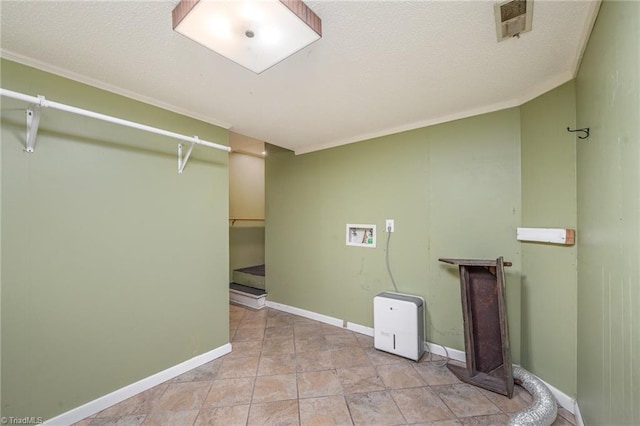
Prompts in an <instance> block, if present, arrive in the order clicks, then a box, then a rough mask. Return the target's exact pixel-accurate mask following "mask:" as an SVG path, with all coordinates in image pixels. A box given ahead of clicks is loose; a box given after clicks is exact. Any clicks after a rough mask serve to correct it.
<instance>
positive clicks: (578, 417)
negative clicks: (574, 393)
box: [573, 401, 584, 426]
mask: <svg viewBox="0 0 640 426" xmlns="http://www.w3.org/2000/svg"><path fill="white" fill-rule="evenodd" d="M573 415H574V417H575V418H576V425H577V426H584V420H582V413H581V412H580V407H579V406H578V401H576V403H575V410H574V412H573Z"/></svg>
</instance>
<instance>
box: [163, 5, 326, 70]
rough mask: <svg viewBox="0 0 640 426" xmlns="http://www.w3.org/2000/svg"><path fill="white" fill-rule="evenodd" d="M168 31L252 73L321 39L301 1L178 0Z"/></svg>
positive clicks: (313, 18)
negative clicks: (170, 29)
mask: <svg viewBox="0 0 640 426" xmlns="http://www.w3.org/2000/svg"><path fill="white" fill-rule="evenodd" d="M172 15H173V16H172V17H173V29H174V30H175V31H177V32H179V33H180V34H182V35H184V36H186V37H188V38H190V39H192V40H193V41H195V42H197V43H200V44H201V45H203V46H205V47H207V48H209V49H211V50H213V51H215V52H217V53H219V54H221V55H222V56H225V57H227V58H229V59H231V60H232V61H233V62H235V63H237V64H239V65H242V66H243V67H245V68H247V69H249V70H251V71H253V72H255V73H258V74H259V73H261V72H262V71H264V70H266V69H268V68H270V67H272V66H274V65H275V64H277V63H278V62H280V61H282V60H283V59H285V58H287V57H289V56H291V55H293V54H294V53H296V52H297V51H298V50H300V49H302V48H304V47H306V46H308V45H310V44H311V43H313V42H314V41H316V40H318V39H320V37H322V22H321V21H320V18H319V17H318V16H317V15H316V14H315V13H313V11H312V10H311V9H309V7H307V5H305V4H304V3H303V2H302V1H301V0H180V3H178V5H177V6H176V7H175V9H173V13H172Z"/></svg>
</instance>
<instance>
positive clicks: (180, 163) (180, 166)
mask: <svg viewBox="0 0 640 426" xmlns="http://www.w3.org/2000/svg"><path fill="white" fill-rule="evenodd" d="M193 138H194V139H195V140H196V141H197V140H198V137H197V136H194V137H193ZM195 145H196V142H193V143H192V144H191V146H190V147H189V150H188V151H187V155H185V156H184V158H183V157H182V144H181V143H179V144H178V174H179V175H181V174H182V172H184V168H185V167H186V165H187V161H189V157H191V151H193V147H194V146H195Z"/></svg>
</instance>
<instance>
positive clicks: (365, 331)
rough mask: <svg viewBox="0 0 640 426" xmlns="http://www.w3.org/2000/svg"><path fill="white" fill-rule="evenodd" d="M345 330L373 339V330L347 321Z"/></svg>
mask: <svg viewBox="0 0 640 426" xmlns="http://www.w3.org/2000/svg"><path fill="white" fill-rule="evenodd" d="M347 330H351V331H353V332H356V333H360V334H364V335H365V336H369V337H373V335H374V332H373V328H371V327H366V326H364V325H360V324H355V323H353V322H349V321H347Z"/></svg>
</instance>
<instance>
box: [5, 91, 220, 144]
mask: <svg viewBox="0 0 640 426" xmlns="http://www.w3.org/2000/svg"><path fill="white" fill-rule="evenodd" d="M0 96H6V97H8V98H13V99H18V100H20V101H25V102H29V103H32V104H35V105H37V106H39V107H41V108H53V109H58V110H61V111H67V112H71V113H73V114H78V115H84V116H85V117H91V118H95V119H98V120H102V121H108V122H110V123H114V124H119V125H121V126H126V127H132V128H134V129H139V130H144V131H146V132H150V133H155V134H158V135H163V136H168V137H170V138H174V139H179V140H182V141H185V142H190V143H192V144H196V145H203V146H208V147H209V148H215V149H220V150H223V151H227V152H230V151H231V148H229V147H228V146H225V145H220V144H217V143H213V142H207V141H205V140H202V139H199V138H198V137H197V136H185V135H181V134H179V133H174V132H169V131H167V130H162V129H158V128H156V127H151V126H147V125H146V124H140V123H135V122H133V121H129V120H123V119H121V118H117V117H111V116H109V115H105V114H100V113H98V112H93V111H88V110H86V109H81V108H76V107H73V106H70V105H65V104H61V103H58V102H53V101H49V100H47V99H45V98H44V96H38V97H36V96H30V95H25V94H23V93H18V92H14V91H11V90H7V89H2V88H0Z"/></svg>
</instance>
